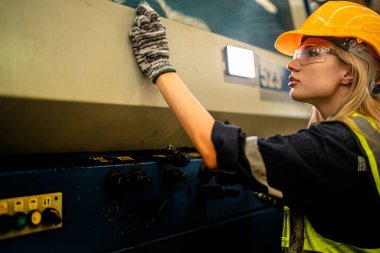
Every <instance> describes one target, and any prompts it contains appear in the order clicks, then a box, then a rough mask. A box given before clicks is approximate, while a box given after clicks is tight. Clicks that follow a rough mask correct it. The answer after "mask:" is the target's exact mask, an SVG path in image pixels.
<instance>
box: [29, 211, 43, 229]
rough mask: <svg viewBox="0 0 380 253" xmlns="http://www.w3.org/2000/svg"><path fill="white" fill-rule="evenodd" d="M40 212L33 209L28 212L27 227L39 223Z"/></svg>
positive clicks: (40, 219)
mask: <svg viewBox="0 0 380 253" xmlns="http://www.w3.org/2000/svg"><path fill="white" fill-rule="evenodd" d="M41 221H42V214H41V212H40V211H39V210H33V211H30V212H29V213H28V225H29V227H37V226H38V225H40V224H41Z"/></svg>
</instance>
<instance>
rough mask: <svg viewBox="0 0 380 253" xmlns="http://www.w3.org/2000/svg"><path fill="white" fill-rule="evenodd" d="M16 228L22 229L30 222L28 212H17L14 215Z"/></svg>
mask: <svg viewBox="0 0 380 253" xmlns="http://www.w3.org/2000/svg"><path fill="white" fill-rule="evenodd" d="M13 219H14V226H15V229H17V230H18V229H22V228H24V227H25V226H26V224H27V222H28V216H27V215H26V213H23V212H17V213H15V214H14V215H13Z"/></svg>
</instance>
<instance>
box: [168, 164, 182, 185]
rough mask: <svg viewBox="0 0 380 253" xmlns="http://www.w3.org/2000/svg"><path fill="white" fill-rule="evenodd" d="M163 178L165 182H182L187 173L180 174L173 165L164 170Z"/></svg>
mask: <svg viewBox="0 0 380 253" xmlns="http://www.w3.org/2000/svg"><path fill="white" fill-rule="evenodd" d="M164 176H165V179H166V180H167V181H169V182H172V183H176V182H178V181H182V180H184V179H185V178H186V177H187V173H185V172H181V171H180V170H179V169H178V168H176V167H175V166H173V165H167V166H165V169H164Z"/></svg>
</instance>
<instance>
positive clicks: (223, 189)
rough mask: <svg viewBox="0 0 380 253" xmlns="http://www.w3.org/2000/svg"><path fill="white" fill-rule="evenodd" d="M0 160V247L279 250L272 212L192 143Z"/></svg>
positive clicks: (13, 250) (14, 250)
mask: <svg viewBox="0 0 380 253" xmlns="http://www.w3.org/2000/svg"><path fill="white" fill-rule="evenodd" d="M0 161H1V162H2V166H1V167H0V252H7V253H20V252H25V249H33V251H36V252H42V253H44V252H49V253H50V252H55V253H61V252H62V253H65V252H71V251H74V252H115V253H116V252H117V253H121V252H125V253H141V252H167V253H176V252H182V253H191V252H196V251H199V247H200V246H199V245H202V250H206V251H210V252H216V251H219V252H236V251H238V252H271V253H276V252H280V250H281V248H280V245H281V228H282V217H281V213H280V212H278V210H276V209H275V208H273V207H271V206H267V205H266V204H264V203H263V202H262V201H261V200H260V199H259V198H257V197H256V196H255V194H254V192H252V191H250V190H248V189H246V188H244V187H243V186H241V185H239V184H238V183H237V182H236V179H234V178H231V177H230V176H228V177H227V175H222V174H218V172H217V171H215V170H209V169H208V168H207V167H205V166H204V163H203V159H202V158H201V157H200V156H199V154H198V153H197V152H195V151H194V150H193V149H186V148H181V149H179V148H176V147H173V146H168V147H167V149H162V150H147V151H128V152H107V153H85V154H84V153H78V154H51V155H30V156H25V155H24V156H9V157H5V156H3V157H0ZM63 196H64V197H65V200H64V201H63ZM63 214H64V219H63Z"/></svg>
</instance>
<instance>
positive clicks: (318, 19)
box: [275, 1, 380, 56]
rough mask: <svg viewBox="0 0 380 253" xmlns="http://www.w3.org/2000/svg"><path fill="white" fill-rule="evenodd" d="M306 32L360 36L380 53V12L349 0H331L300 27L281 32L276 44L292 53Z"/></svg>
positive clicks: (357, 37) (331, 35) (359, 37)
mask: <svg viewBox="0 0 380 253" xmlns="http://www.w3.org/2000/svg"><path fill="white" fill-rule="evenodd" d="M303 36H316V37H340V38H347V37H350V38H356V39H357V40H358V42H359V43H360V41H365V42H366V43H368V44H369V45H371V46H372V47H373V48H374V49H375V51H376V52H377V54H378V55H380V15H379V14H377V13H376V12H375V11H373V10H371V9H369V8H367V7H364V6H362V5H360V4H356V3H353V2H348V1H328V2H327V3H325V4H323V5H322V6H321V7H319V8H318V9H316V10H315V11H314V12H313V13H312V14H311V15H310V16H309V17H308V18H307V19H306V20H305V22H304V23H303V24H302V25H301V26H300V27H299V28H298V29H297V30H292V31H288V32H285V33H283V34H281V35H280V36H279V37H278V38H277V40H276V42H275V48H276V49H277V50H278V51H279V52H281V53H283V54H285V55H288V56H293V54H294V51H295V50H296V49H297V48H298V47H299V46H300V45H301V43H302V37H303Z"/></svg>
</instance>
